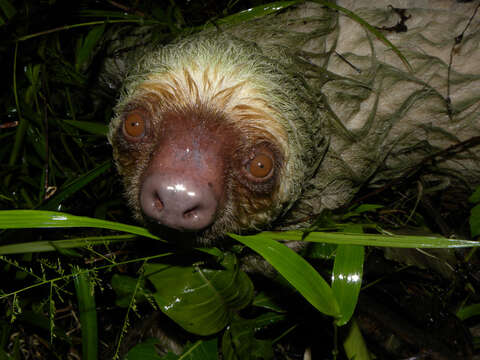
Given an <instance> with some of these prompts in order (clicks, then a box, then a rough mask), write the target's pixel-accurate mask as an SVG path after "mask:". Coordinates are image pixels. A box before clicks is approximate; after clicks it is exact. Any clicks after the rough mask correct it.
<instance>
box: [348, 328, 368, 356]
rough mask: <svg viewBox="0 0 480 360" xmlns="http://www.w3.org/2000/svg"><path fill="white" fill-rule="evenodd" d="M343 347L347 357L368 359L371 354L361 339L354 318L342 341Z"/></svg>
mask: <svg viewBox="0 0 480 360" xmlns="http://www.w3.org/2000/svg"><path fill="white" fill-rule="evenodd" d="M343 348H344V349H345V353H346V354H347V358H348V359H352V360H353V359H354V360H370V359H371V356H370V353H369V351H368V349H367V345H366V344H365V340H364V339H363V336H362V333H361V331H360V328H359V327H358V324H357V322H356V321H355V320H354V321H352V322H351V325H350V331H349V332H348V335H347V337H346V339H345V341H344V342H343Z"/></svg>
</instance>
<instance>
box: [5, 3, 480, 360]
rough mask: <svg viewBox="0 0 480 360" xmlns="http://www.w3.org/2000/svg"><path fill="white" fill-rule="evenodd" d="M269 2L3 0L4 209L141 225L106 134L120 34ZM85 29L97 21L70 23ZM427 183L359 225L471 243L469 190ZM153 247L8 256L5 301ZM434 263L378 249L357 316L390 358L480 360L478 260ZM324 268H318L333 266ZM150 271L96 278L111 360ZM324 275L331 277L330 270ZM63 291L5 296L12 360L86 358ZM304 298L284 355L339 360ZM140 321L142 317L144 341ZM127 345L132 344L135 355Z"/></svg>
mask: <svg viewBox="0 0 480 360" xmlns="http://www.w3.org/2000/svg"><path fill="white" fill-rule="evenodd" d="M259 3H261V2H260V1H247V0H241V1H233V0H232V1H216V0H215V1H214V0H209V1H201V2H200V1H174V0H170V1H157V2H155V1H142V2H140V1H123V2H117V1H107V0H105V1H93V0H92V1H78V2H75V1H65V0H63V1H60V0H58V1H54V0H50V1H46V0H45V1H37V0H23V1H18V0H17V1H10V2H8V1H5V0H3V1H2V0H0V19H1V20H0V71H1V75H0V79H1V81H0V166H1V167H0V209H1V210H8V209H38V210H59V211H63V212H68V213H72V214H76V215H83V216H91V217H95V218H100V219H108V220H113V221H119V222H124V223H133V221H132V219H131V217H130V213H129V211H128V209H127V208H126V205H125V201H124V198H123V197H122V187H121V184H120V182H119V177H118V175H117V174H116V172H115V169H114V166H113V164H112V162H111V148H110V146H109V144H108V142H107V140H106V137H105V132H106V128H107V125H108V123H109V120H110V118H111V116H112V107H113V105H114V103H115V91H111V89H110V90H109V89H106V88H104V87H102V86H103V85H102V84H101V83H100V82H99V81H98V78H99V75H100V74H101V71H102V64H103V60H104V59H105V57H108V56H112V54H111V53H109V45H110V43H109V39H111V38H112V36H117V35H118V34H120V36H121V34H124V35H125V36H127V35H128V34H129V33H131V32H133V31H135V29H138V28H140V27H142V26H146V25H147V26H148V27H149V33H150V35H149V36H151V37H152V39H154V40H155V41H158V42H168V41H170V40H172V39H174V38H175V37H176V36H180V35H184V34H186V33H189V32H192V31H194V30H195V29H196V27H198V26H201V25H203V24H205V23H206V22H207V21H213V22H214V21H215V20H216V19H218V18H221V17H224V16H226V15H229V14H233V13H235V12H237V11H240V10H243V9H246V8H249V7H252V6H255V5H258V4H259ZM106 20H107V21H106ZM103 22H105V25H102V24H103ZM87 23H88V24H87ZM79 24H85V25H84V26H76V27H72V25H79ZM102 26H103V27H102ZM94 29H97V32H95V31H94ZM127 45H128V46H135V44H132V45H129V44H127ZM421 186H422V184H421V181H420V180H419V179H415V178H412V179H408V181H407V182H405V183H401V182H400V183H395V184H393V185H392V186H391V188H389V189H386V190H385V191H384V192H382V193H381V194H375V195H372V192H371V190H370V189H364V190H363V191H362V193H361V194H360V195H359V198H362V199H365V200H364V201H368V202H374V203H379V204H382V205H383V206H384V208H383V209H382V210H379V211H373V212H370V213H368V215H363V216H362V217H360V218H359V219H357V221H361V222H370V223H372V224H381V225H382V226H385V227H389V228H394V229H399V228H401V229H402V230H403V231H404V232H407V231H410V232H418V231H421V232H422V233H425V234H428V233H431V232H435V233H441V234H442V235H444V236H450V235H452V234H455V235H457V236H459V237H463V238H467V237H468V236H469V230H468V218H469V214H470V213H469V211H470V207H471V204H469V203H468V201H467V198H468V195H469V194H463V193H462V194H457V193H455V191H448V192H447V191H440V192H435V193H431V194H428V195H427V194H423V195H422V194H420V193H421V191H420V190H421ZM421 195H422V196H421ZM338 216H339V215H338ZM333 218H334V219H335V216H333ZM419 229H420V230H419ZM103 234H109V233H108V232H106V231H105V232H102V231H99V230H85V229H80V230H65V229H61V230H29V229H26V230H22V231H4V232H2V233H0V245H5V244H10V243H16V242H22V243H26V242H29V241H40V240H55V239H64V238H73V237H83V236H100V235H103ZM151 246H152V245H151V242H150V241H148V240H140V241H138V242H136V243H135V244H134V245H133V244H132V243H129V244H122V245H115V246H111V247H108V246H105V247H99V248H96V249H95V250H92V249H83V250H82V249H79V250H68V251H67V250H63V251H61V252H59V253H38V254H32V253H29V252H28V249H25V251H24V253H23V254H21V255H14V256H9V257H2V258H1V261H0V271H1V275H0V276H1V280H0V292H1V293H0V294H5V293H10V292H12V291H16V290H18V289H22V288H25V287H28V286H29V285H31V284H32V283H35V282H39V281H40V282H41V281H42V279H44V278H49V279H50V278H55V277H58V278H59V279H61V278H62V275H63V274H65V273H68V272H70V271H71V269H74V268H75V267H76V266H80V267H94V266H101V265H102V264H105V263H108V259H109V258H111V257H113V256H115V257H116V259H117V261H118V262H121V260H122V259H129V258H132V257H135V256H141V255H142V254H146V253H148V252H149V251H151ZM427 258H428V259H433V260H426V258H425V257H422V254H420V253H417V252H415V251H413V250H412V251H410V252H394V251H390V252H383V251H381V250H377V249H370V250H369V251H368V259H367V263H366V265H365V279H364V284H365V286H366V287H367V289H365V291H362V295H361V297H360V300H359V307H358V316H357V319H358V322H359V324H360V326H361V328H362V330H363V331H364V335H365V336H366V339H367V344H368V346H369V348H370V349H371V350H372V351H373V352H374V353H376V354H377V355H378V356H379V358H385V359H388V358H399V359H400V358H407V357H408V356H416V357H415V358H417V359H426V358H433V359H454V358H459V359H462V358H471V357H472V356H474V355H475V354H479V343H478V341H479V336H480V326H479V324H478V319H479V318H478V314H476V313H475V314H474V315H473V316H471V317H470V318H469V319H467V320H466V321H463V322H462V321H460V319H459V318H458V317H457V316H455V312H456V311H457V310H458V309H459V308H460V307H461V306H463V305H465V304H472V303H473V304H475V303H479V301H480V299H479V294H478V291H479V289H480V288H479V287H478V285H479V281H480V271H479V270H480V267H479V262H478V255H477V254H476V253H475V252H474V251H470V250H464V251H459V252H455V253H453V252H450V253H446V252H444V253H441V254H436V255H434V256H430V257H427ZM317 262H318V263H319V264H318V265H319V266H320V268H321V267H322V266H325V263H324V262H322V261H320V260H318V261H317ZM326 263H327V264H329V263H328V261H327V262H326ZM139 266H140V265H137V264H134V265H121V266H118V267H114V268H111V269H108V271H104V272H98V273H97V274H96V276H97V278H96V279H95V281H96V293H97V294H99V295H98V296H97V304H96V306H97V312H98V314H99V341H100V345H99V354H100V355H99V358H102V359H103V358H105V359H107V358H111V356H112V354H113V353H114V351H115V347H116V344H117V341H118V337H119V333H120V329H121V328H122V326H123V320H124V316H125V309H124V308H120V307H118V306H116V305H115V293H114V292H113V290H112V288H111V286H110V281H111V278H112V276H113V274H118V273H120V274H125V273H129V274H133V275H134V274H135V272H136V271H137V270H138V267H139ZM329 266H331V264H330V265H329ZM327 268H328V266H327ZM325 274H326V276H327V277H328V272H325ZM262 281H264V280H262V279H259V280H258V282H257V284H258V286H263V287H266V288H268V287H269V286H270V284H269V283H268V282H267V283H264V282H262ZM57 285H58V287H53V286H49V285H48V284H46V285H44V286H42V287H37V288H35V289H32V290H31V291H26V292H22V293H20V294H18V296H8V297H4V298H2V299H1V303H0V304H1V306H0V309H1V312H0V359H65V358H70V359H79V358H82V354H81V352H82V346H81V334H80V322H79V318H78V304H77V299H76V295H75V288H74V284H73V281H71V280H70V279H67V280H64V281H62V280H59V284H57ZM52 293H53V295H52ZM290 295H291V294H289V295H288V296H290ZM292 297H293V298H295V299H296V303H295V305H293V306H292V305H286V308H287V309H288V310H289V311H290V312H289V315H288V316H289V317H288V319H287V320H286V322H287V323H289V324H295V326H294V327H293V329H294V330H293V331H292V333H291V334H289V335H288V336H286V337H284V339H285V341H284V342H280V343H279V345H277V348H276V350H275V354H276V358H279V359H283V358H285V359H300V358H302V356H303V349H304V348H305V347H308V346H312V344H314V345H313V348H314V349H315V350H316V351H317V352H316V354H320V355H316V356H317V357H315V358H319V359H320V358H331V351H332V348H333V344H332V343H333V341H334V338H333V334H332V333H333V328H332V327H331V320H329V319H326V318H325V317H322V316H321V315H320V314H318V313H316V312H315V310H314V309H313V308H311V307H310V306H309V305H308V304H307V303H306V302H305V301H303V300H302V299H301V298H300V297H295V296H294V295H293V296H292ZM52 299H54V304H53V308H52V301H51V300H52ZM52 310H53V311H52ZM249 311H251V312H253V313H254V312H255V310H251V309H250V310H248V309H247V310H246V312H247V313H248V312H249ZM138 314H140V317H141V316H145V317H144V319H147V318H150V316H152V315H150V314H151V307H149V306H148V305H142V306H141V307H140V308H139V309H138ZM247 315H250V316H254V315H255V314H247ZM154 316H155V317H153V319H157V318H158V316H160V315H158V314H156V315H154ZM52 319H53V320H54V321H52ZM141 320H142V319H140V318H139V317H136V316H134V317H133V318H132V320H131V323H132V324H131V329H134V330H132V332H135V331H136V330H135V329H137V326H138V323H141V322H142V321H141ZM159 321H163V322H165V321H167V320H165V319H163V318H162V319H161V320H159ZM52 324H54V325H55V326H54V328H52ZM170 325H171V324H170ZM289 326H290V325H289ZM287 328H290V327H287V326H285V327H284V328H281V329H282V330H285V329H287ZM177 330H178V329H176V328H174V331H177ZM280 331H281V330H279V329H274V330H273V331H271V332H269V331H265V332H263V333H261V334H260V336H263V337H264V338H267V339H268V338H270V339H271V338H274V337H278V336H279V332H280ZM52 334H53V336H52ZM131 338H133V339H134V338H135V336H134V335H132V336H127V337H126V342H128V341H130V339H131ZM388 343H390V345H388ZM392 343H393V345H392ZM128 345H132V344H126V345H125V347H127V346H128ZM389 346H390V347H389ZM393 353H395V354H396V356H393V355H392V354H393ZM342 356H344V355H342V354H339V358H344V357H342ZM84 358H85V357H84Z"/></svg>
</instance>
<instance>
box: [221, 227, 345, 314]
mask: <svg viewBox="0 0 480 360" xmlns="http://www.w3.org/2000/svg"><path fill="white" fill-rule="evenodd" d="M259 235H260V236H259ZM259 235H256V236H239V235H234V234H230V236H232V237H233V238H234V239H236V240H238V241H240V242H241V243H242V244H244V245H246V246H248V247H249V248H251V249H252V250H254V251H256V252H257V253H259V254H260V255H262V257H263V258H264V259H265V260H267V261H268V262H269V263H270V265H272V266H273V267H274V268H275V269H276V270H277V271H278V272H279V273H280V274H281V275H282V276H283V277H284V278H285V279H286V280H287V281H288V282H289V283H290V284H292V285H293V287H295V289H297V290H298V292H300V294H302V296H303V297H304V298H305V299H307V300H308V302H310V304H312V305H313V306H315V308H317V309H318V310H319V311H321V312H322V313H324V314H327V315H331V316H334V317H337V316H338V315H339V308H338V304H337V301H336V299H335V296H334V295H333V292H332V289H331V288H330V286H329V285H328V284H327V282H326V281H325V280H324V279H323V278H322V277H321V276H320V274H319V273H318V272H317V271H316V270H315V269H314V268H313V267H312V266H311V265H310V264H309V263H308V262H307V261H306V260H305V259H304V258H302V257H301V256H300V255H298V254H297V253H296V252H294V251H293V250H292V249H290V248H289V247H287V246H285V245H283V244H280V243H278V242H277V241H275V240H272V239H269V238H267V237H262V236H261V234H259Z"/></svg>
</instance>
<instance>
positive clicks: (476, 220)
mask: <svg viewBox="0 0 480 360" xmlns="http://www.w3.org/2000/svg"><path fill="white" fill-rule="evenodd" d="M469 201H470V202H471V203H473V204H476V205H475V206H474V207H473V208H472V210H471V213H470V233H471V234H472V237H476V236H479V235H480V187H478V188H477V189H476V190H475V192H474V193H473V194H472V196H471V197H470V199H469Z"/></svg>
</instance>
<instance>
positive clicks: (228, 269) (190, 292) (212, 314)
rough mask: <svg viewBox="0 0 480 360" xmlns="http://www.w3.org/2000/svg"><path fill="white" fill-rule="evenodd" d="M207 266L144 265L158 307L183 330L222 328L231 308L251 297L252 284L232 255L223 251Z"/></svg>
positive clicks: (239, 306) (210, 331)
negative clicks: (213, 264)
mask: <svg viewBox="0 0 480 360" xmlns="http://www.w3.org/2000/svg"><path fill="white" fill-rule="evenodd" d="M220 265H221V266H222V267H223V268H220V269H211V268H206V267H204V266H200V265H186V266H180V265H170V264H164V263H163V264H161V263H149V264H146V265H145V278H147V279H148V280H150V281H151V282H152V284H153V286H154V287H155V290H156V291H155V292H154V294H153V297H154V299H155V300H156V302H157V303H158V305H159V306H160V309H161V310H162V311H163V312H164V313H165V314H166V315H168V316H169V317H170V318H171V319H173V320H174V321H175V322H176V323H177V324H179V325H180V326H182V327H183V328H184V329H185V330H187V331H190V332H192V333H194V334H199V335H210V334H214V333H216V332H218V331H220V330H222V329H223V328H224V327H225V326H226V325H227V324H228V323H229V321H230V320H231V318H232V316H233V314H234V312H235V311H237V310H240V309H242V308H244V307H245V306H247V305H248V304H249V303H250V302H251V300H252V298H253V285H252V282H251V281H250V279H249V277H248V276H247V275H246V274H245V273H244V272H243V271H241V270H240V268H239V266H238V263H237V260H236V257H235V256H234V255H233V254H230V253H227V254H226V255H225V256H224V258H223V260H222V262H221V263H220Z"/></svg>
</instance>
